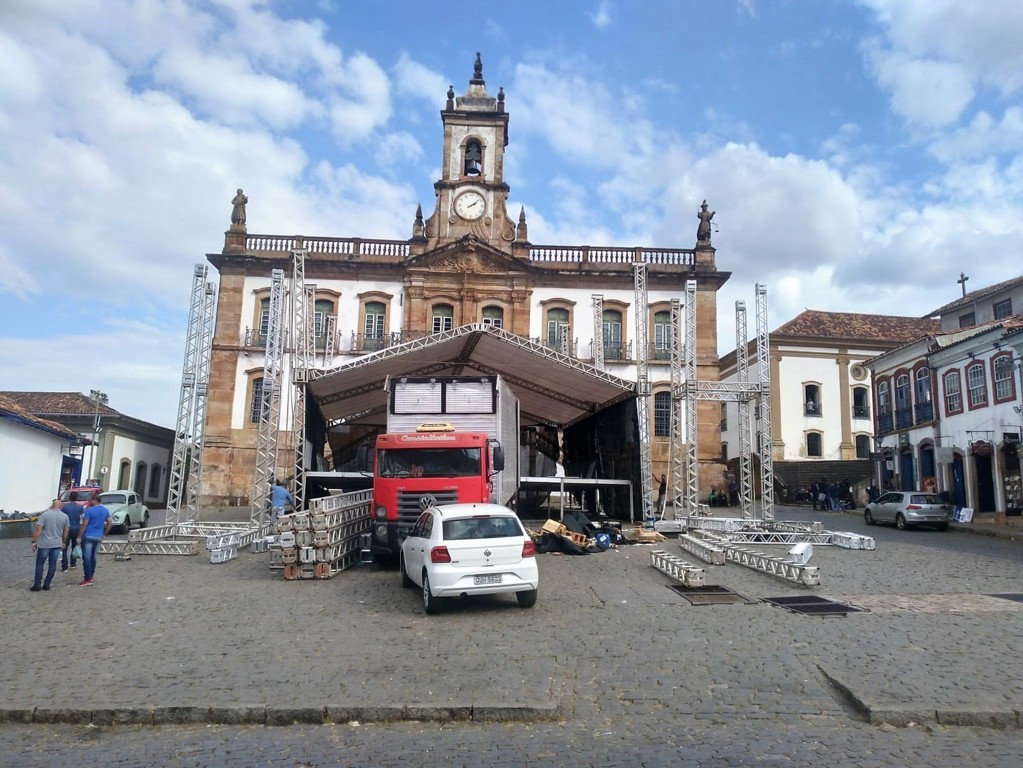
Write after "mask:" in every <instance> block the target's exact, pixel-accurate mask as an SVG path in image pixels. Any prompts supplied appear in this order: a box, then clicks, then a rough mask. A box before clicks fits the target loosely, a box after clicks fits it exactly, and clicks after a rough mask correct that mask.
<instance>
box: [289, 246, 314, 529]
mask: <svg viewBox="0 0 1023 768" xmlns="http://www.w3.org/2000/svg"><path fill="white" fill-rule="evenodd" d="M291 256H292V272H291V300H292V302H293V304H292V308H293V312H292V317H291V319H292V322H293V324H294V327H293V328H292V339H294V344H293V346H292V355H291V377H292V384H293V387H294V389H293V394H294V399H293V401H292V412H291V415H292V422H291V439H292V440H293V441H294V446H295V483H294V497H295V508H296V509H302V508H303V500H304V499H305V472H306V460H307V452H306V429H305V421H306V418H305V417H306V383H307V382H308V381H309V371H311V370H313V368H314V367H315V364H316V361H315V359H314V353H313V315H314V312H315V308H316V286H315V285H312V284H308V285H307V284H306V281H305V257H306V252H305V251H304V250H296V251H292V252H291Z"/></svg>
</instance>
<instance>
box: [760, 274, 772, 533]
mask: <svg viewBox="0 0 1023 768" xmlns="http://www.w3.org/2000/svg"><path fill="white" fill-rule="evenodd" d="M756 294H757V371H758V373H759V377H758V378H759V387H758V396H759V403H758V405H759V407H758V409H757V415H758V419H757V421H758V436H759V440H758V443H759V448H760V502H761V509H762V510H763V517H764V520H765V521H769V522H773V521H774V435H773V433H774V430H773V428H772V424H771V338H770V331H768V326H767V287H766V286H764V285H761V284H760V283H757V287H756Z"/></svg>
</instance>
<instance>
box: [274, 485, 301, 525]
mask: <svg viewBox="0 0 1023 768" xmlns="http://www.w3.org/2000/svg"><path fill="white" fill-rule="evenodd" d="M288 504H290V505H291V508H292V509H294V508H295V497H294V496H292V495H291V491H289V490H288V488H287V486H285V485H284V481H283V480H274V485H273V488H272V489H271V491H270V522H271V523H273V524H274V525H275V526H276V525H277V517H278V515H282V514H284V507H285V506H286V505H288Z"/></svg>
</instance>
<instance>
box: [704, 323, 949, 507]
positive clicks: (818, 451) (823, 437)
mask: <svg viewBox="0 0 1023 768" xmlns="http://www.w3.org/2000/svg"><path fill="white" fill-rule="evenodd" d="M937 327H938V324H937V322H935V321H933V320H929V319H919V318H913V317H897V316H889V315H866V314H858V313H850V312H823V311H820V310H806V311H804V312H802V313H800V314H799V315H797V316H796V317H794V318H793V319H792V320H790V321H788V322H787V323H784V324H783V325H781V326H780V327H778V328H776V329H775V330H773V331H772V332H771V334H770V360H771V414H772V435H773V441H774V450H773V458H774V462H775V463H774V469H775V474H776V475H777V476H778V477H779V478H780V479H781V480H782V481H783V482H784V483H785V484H786V485H787V486H791V487H790V488H789V489H788V490H789V491H790V494H791V493H792V492H794V491H795V489H796V488H798V487H799V486H808V485H809V484H810V483H811V482H815V481H818V480H821V479H822V478H824V479H827V480H829V481H830V480H839V479H841V478H843V477H844V478H847V479H850V480H851V481H852V482H853V483H855V482H856V480H857V478H858V479H861V480H865V479H866V478H868V477H869V474H870V465H869V463H868V462H869V456H870V453H871V451H872V450H873V440H872V438H873V434H874V423H873V419H872V417H873V412H872V409H871V376H870V371H869V368H868V367H867V366H866V365H865V362H866V361H867V360H870V359H871V358H873V357H875V356H877V355H879V354H881V353H883V352H885V351H887V350H891V349H893V348H896V347H899V346H901V345H903V344H905V343H906V342H909V341H911V340H913V339H917V338H920V337H922V336H925V335H926V334H928V333H933V332H935V331H936V330H937ZM749 360H750V367H751V369H753V370H755V369H756V366H757V365H758V361H757V360H756V348H755V346H753V345H751V346H750V349H749ZM735 367H736V360H735V352H734V351H733V352H730V353H729V354H728V355H726V356H725V357H723V358H722V359H721V377H722V379H723V380H725V381H733V380H735V378H736V370H735ZM721 437H722V446H721V452H722V457H723V458H725V459H726V460H727V459H729V458H732V457H734V456H737V455H738V452H739V425H738V405H737V404H736V403H723V404H722V405H721ZM850 462H852V463H850ZM856 462H858V464H857V463H856Z"/></svg>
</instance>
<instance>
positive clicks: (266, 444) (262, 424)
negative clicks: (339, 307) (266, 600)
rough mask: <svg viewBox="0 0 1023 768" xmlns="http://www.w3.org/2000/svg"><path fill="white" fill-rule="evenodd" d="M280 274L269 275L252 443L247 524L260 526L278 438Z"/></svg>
mask: <svg viewBox="0 0 1023 768" xmlns="http://www.w3.org/2000/svg"><path fill="white" fill-rule="evenodd" d="M283 319H284V270H282V269H275V270H273V271H272V272H271V273H270V307H269V317H268V318H267V329H266V355H265V361H264V363H263V390H262V392H261V393H260V403H259V435H258V437H257V439H256V468H255V472H254V473H253V474H254V477H253V484H252V514H251V522H252V524H253V525H254V526H257V525H260V524H262V523H264V522H266V521H267V520H268V519H269V514H270V511H269V509H267V501H268V500H269V497H270V485H271V483H272V482H273V480H274V476H275V475H276V473H277V448H278V439H279V435H280V415H281V414H280V408H281V383H280V369H281V363H282V361H283V357H284V356H283V351H284V344H283V338H282V336H283V333H282V331H283V322H282V321H283Z"/></svg>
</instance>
